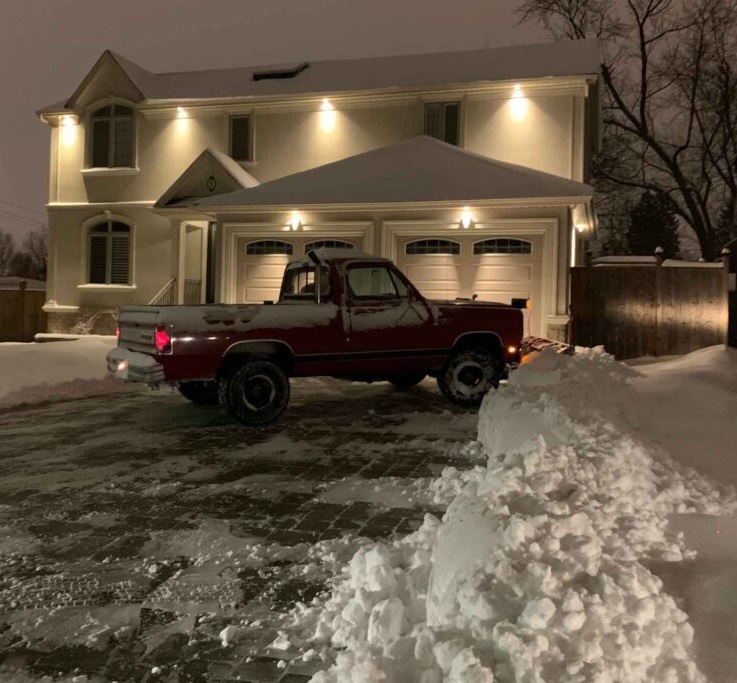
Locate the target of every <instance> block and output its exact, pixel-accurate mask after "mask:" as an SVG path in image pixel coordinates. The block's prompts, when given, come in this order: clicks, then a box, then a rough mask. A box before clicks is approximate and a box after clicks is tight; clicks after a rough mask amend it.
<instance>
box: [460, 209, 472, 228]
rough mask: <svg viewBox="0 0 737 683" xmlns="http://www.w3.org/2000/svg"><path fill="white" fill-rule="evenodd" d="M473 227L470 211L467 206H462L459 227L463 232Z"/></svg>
mask: <svg viewBox="0 0 737 683" xmlns="http://www.w3.org/2000/svg"><path fill="white" fill-rule="evenodd" d="M471 225H473V215H472V214H471V209H470V208H469V207H467V206H464V207H463V209H462V210H461V227H462V228H463V229H464V230H467V229H468V228H470V227H471Z"/></svg>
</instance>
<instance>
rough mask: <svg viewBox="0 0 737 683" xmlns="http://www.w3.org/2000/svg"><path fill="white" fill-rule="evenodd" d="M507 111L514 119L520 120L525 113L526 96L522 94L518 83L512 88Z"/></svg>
mask: <svg viewBox="0 0 737 683" xmlns="http://www.w3.org/2000/svg"><path fill="white" fill-rule="evenodd" d="M509 111H510V112H511V114H512V118H513V119H515V120H516V121H521V120H522V119H524V118H525V116H526V115H527V98H526V97H525V96H524V94H523V92H522V86H521V85H520V84H519V83H517V84H516V85H515V86H514V88H513V89H512V99H511V100H510V101H509Z"/></svg>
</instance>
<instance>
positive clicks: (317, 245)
mask: <svg viewBox="0 0 737 683" xmlns="http://www.w3.org/2000/svg"><path fill="white" fill-rule="evenodd" d="M355 248H356V245H355V244H351V243H350V242H344V241H343V240H317V241H315V242H308V243H307V244H305V254H306V253H307V252H308V251H312V250H314V249H355Z"/></svg>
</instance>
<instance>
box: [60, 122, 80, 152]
mask: <svg viewBox="0 0 737 683" xmlns="http://www.w3.org/2000/svg"><path fill="white" fill-rule="evenodd" d="M60 123H61V141H62V143H63V144H64V146H65V147H69V146H70V145H73V144H74V143H75V142H76V140H77V117H76V116H74V115H73V114H65V115H64V116H62V117H61V121H60Z"/></svg>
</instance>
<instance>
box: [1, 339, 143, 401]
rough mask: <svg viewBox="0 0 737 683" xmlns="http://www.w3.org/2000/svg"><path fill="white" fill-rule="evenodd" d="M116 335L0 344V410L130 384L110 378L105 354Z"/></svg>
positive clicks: (115, 389)
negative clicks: (59, 340)
mask: <svg viewBox="0 0 737 683" xmlns="http://www.w3.org/2000/svg"><path fill="white" fill-rule="evenodd" d="M115 344H116V340H115V337H100V336H95V337H90V338H89V339H77V340H74V341H63V342H45V343H41V344H35V343H32V344H16V343H13V342H8V343H0V409H1V408H8V407H10V406H14V405H20V404H24V403H37V402H40V401H49V400H59V399H60V398H64V399H67V398H80V397H82V396H94V395H96V394H105V393H110V392H118V391H130V390H131V385H126V384H123V383H122V382H119V381H116V380H113V379H112V378H111V377H110V376H109V373H108V371H107V364H106V362H105V355H106V354H107V352H108V351H109V350H110V349H111V348H113V347H114V346H115Z"/></svg>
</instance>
